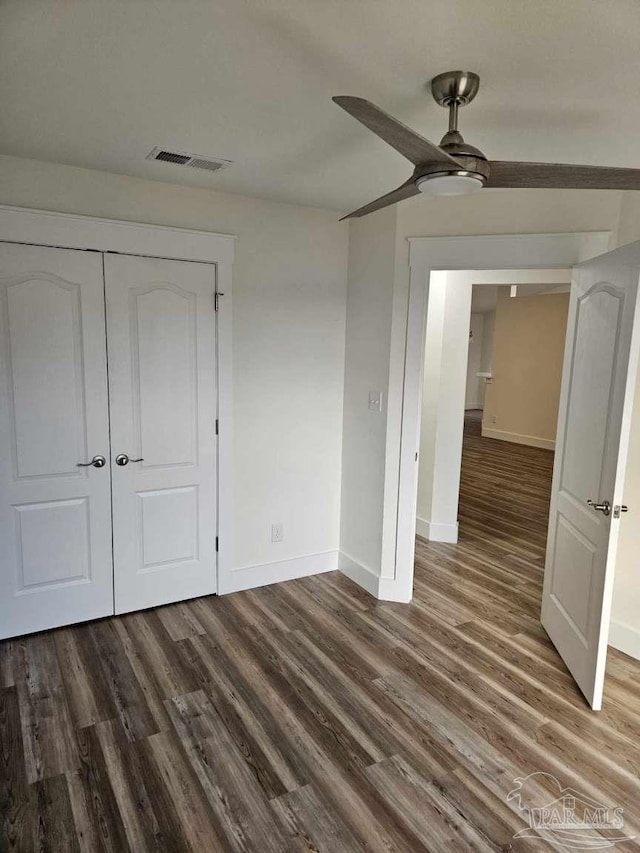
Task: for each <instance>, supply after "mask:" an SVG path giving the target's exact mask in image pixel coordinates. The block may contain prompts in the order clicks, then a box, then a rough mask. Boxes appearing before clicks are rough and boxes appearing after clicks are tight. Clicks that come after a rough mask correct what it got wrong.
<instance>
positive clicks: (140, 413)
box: [104, 254, 216, 613]
mask: <svg viewBox="0 0 640 853" xmlns="http://www.w3.org/2000/svg"><path fill="white" fill-rule="evenodd" d="M104 261H105V288H106V304H107V345H108V357H109V389H110V410H111V446H112V457H111V467H112V488H113V561H114V585H115V610H116V613H124V612H127V611H129V610H138V609H140V608H144V607H152V606H155V605H159V604H165V603H167V602H170V601H179V600H181V599H186V598H193V597H195V596H198V595H207V594H210V593H213V592H215V591H216V552H215V536H216V435H215V418H216V361H215V359H216V347H215V311H214V294H215V266H213V265H210V264H200V263H192V262H186V261H169V260H159V259H155V258H142V257H132V256H126V255H113V254H107V255H105V258H104Z"/></svg>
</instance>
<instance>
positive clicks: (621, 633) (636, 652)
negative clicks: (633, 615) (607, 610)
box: [609, 619, 640, 660]
mask: <svg viewBox="0 0 640 853" xmlns="http://www.w3.org/2000/svg"><path fill="white" fill-rule="evenodd" d="M609 645H610V646H613V648H614V649H618V651H619V652H624V653H625V655H629V656H630V657H632V658H635V659H636V660H640V630H638V628H632V627H631V626H630V625H625V624H624V622H616V621H615V620H614V619H612V620H611V627H610V628H609Z"/></svg>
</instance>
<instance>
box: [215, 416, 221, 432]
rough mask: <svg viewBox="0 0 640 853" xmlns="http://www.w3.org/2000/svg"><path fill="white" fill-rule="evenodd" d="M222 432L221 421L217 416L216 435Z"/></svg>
mask: <svg viewBox="0 0 640 853" xmlns="http://www.w3.org/2000/svg"><path fill="white" fill-rule="evenodd" d="M219 434H220V421H219V420H218V418H216V435H219Z"/></svg>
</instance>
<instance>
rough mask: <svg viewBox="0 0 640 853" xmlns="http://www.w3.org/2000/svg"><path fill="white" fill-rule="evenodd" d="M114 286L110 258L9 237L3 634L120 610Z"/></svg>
mask: <svg viewBox="0 0 640 853" xmlns="http://www.w3.org/2000/svg"><path fill="white" fill-rule="evenodd" d="M103 293H104V291H103V275H102V256H101V255H100V254H97V253H95V252H80V251H71V250H62V249H51V248H45V247H40V246H22V245H12V244H8V243H1V244H0V589H1V594H0V638H1V637H11V636H15V635H17V634H25V633H28V632H31V631H40V630H43V629H45V628H53V627H55V626H57V625H63V624H68V623H72V622H79V621H82V620H85V619H94V618H97V617H100V616H106V615H108V614H110V613H113V575H112V562H111V493H110V474H109V464H108V460H109V421H108V406H107V370H106V351H105V323H104V295H103ZM94 456H102V457H103V458H105V464H103V465H102V467H93V466H91V465H89V466H87V467H79V464H80V463H85V462H88V461H89V460H91V459H92V457H94Z"/></svg>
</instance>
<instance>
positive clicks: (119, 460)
mask: <svg viewBox="0 0 640 853" xmlns="http://www.w3.org/2000/svg"><path fill="white" fill-rule="evenodd" d="M129 462H144V457H143V456H141V457H140V458H139V459H129V457H128V456H127V454H126V453H118V455H117V456H116V465H120V466H123V465H128V464H129Z"/></svg>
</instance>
